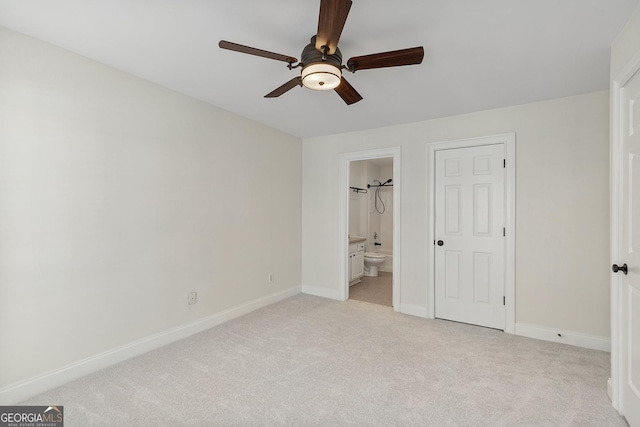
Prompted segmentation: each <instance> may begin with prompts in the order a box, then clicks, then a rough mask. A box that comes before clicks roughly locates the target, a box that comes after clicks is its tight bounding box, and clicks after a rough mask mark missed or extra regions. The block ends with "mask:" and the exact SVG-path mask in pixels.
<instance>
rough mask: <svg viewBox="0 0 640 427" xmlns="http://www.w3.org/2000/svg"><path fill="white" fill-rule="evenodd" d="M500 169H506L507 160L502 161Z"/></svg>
mask: <svg viewBox="0 0 640 427" xmlns="http://www.w3.org/2000/svg"><path fill="white" fill-rule="evenodd" d="M502 167H503V168H506V167H507V159H502Z"/></svg>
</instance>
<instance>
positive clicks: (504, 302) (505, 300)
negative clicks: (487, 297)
mask: <svg viewBox="0 0 640 427" xmlns="http://www.w3.org/2000/svg"><path fill="white" fill-rule="evenodd" d="M502 305H507V297H504V296H503V297H502Z"/></svg>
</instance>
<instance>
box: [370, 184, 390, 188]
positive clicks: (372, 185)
mask: <svg viewBox="0 0 640 427" xmlns="http://www.w3.org/2000/svg"><path fill="white" fill-rule="evenodd" d="M371 187H393V184H367V188H371Z"/></svg>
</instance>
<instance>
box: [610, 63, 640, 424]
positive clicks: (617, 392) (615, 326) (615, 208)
mask: <svg viewBox="0 0 640 427" xmlns="http://www.w3.org/2000/svg"><path fill="white" fill-rule="evenodd" d="M638 72H640V51H638V52H637V53H636V55H635V56H634V57H633V59H631V60H630V61H629V62H628V64H627V65H626V66H625V67H624V68H623V69H622V71H621V72H620V73H619V74H618V75H617V76H615V77H614V79H613V80H612V83H611V119H610V120H611V147H610V153H609V157H610V159H611V165H610V169H611V177H610V181H611V194H610V204H611V214H610V220H611V227H610V256H611V259H610V260H609V263H610V264H615V263H617V262H618V261H619V257H620V254H621V253H623V251H622V248H621V247H620V245H621V240H620V233H621V232H622V221H623V217H622V215H623V207H622V197H621V193H620V192H621V191H622V182H623V177H622V173H623V168H622V164H623V163H622V162H623V161H624V159H623V158H622V154H623V153H622V122H623V119H622V115H621V114H622V113H621V111H622V105H621V102H622V89H623V88H624V86H625V85H626V84H627V83H628V82H629V80H631V78H632V77H633V76H634V75H636V73H638ZM620 287H621V277H620V275H617V274H613V273H611V274H610V292H611V298H610V300H611V404H612V405H613V407H614V408H615V409H617V410H618V411H621V410H622V409H623V408H622V407H621V401H620V397H621V394H622V387H624V384H623V382H622V381H621V378H622V368H623V366H622V356H623V351H624V349H623V348H622V343H621V340H620V337H621V333H622V331H623V329H624V328H623V325H622V319H621V316H622V311H621V310H620V307H621V306H622V303H623V296H622V292H620Z"/></svg>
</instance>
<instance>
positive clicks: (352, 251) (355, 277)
mask: <svg viewBox="0 0 640 427" xmlns="http://www.w3.org/2000/svg"><path fill="white" fill-rule="evenodd" d="M364 245H365V244H364V242H358V243H351V244H350V245H349V262H348V264H349V285H354V284H356V283H358V282H359V281H360V278H361V277H362V276H363V275H364Z"/></svg>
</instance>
